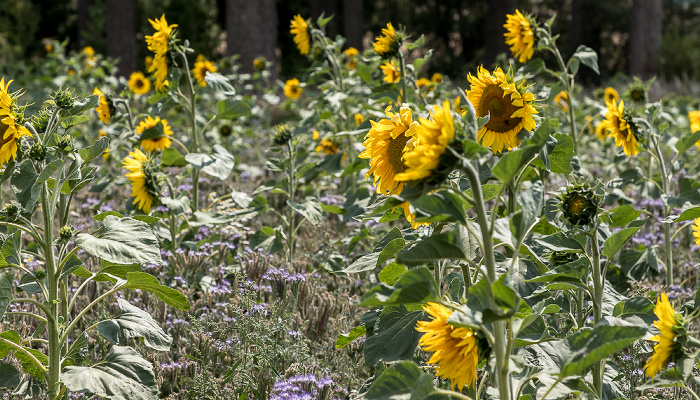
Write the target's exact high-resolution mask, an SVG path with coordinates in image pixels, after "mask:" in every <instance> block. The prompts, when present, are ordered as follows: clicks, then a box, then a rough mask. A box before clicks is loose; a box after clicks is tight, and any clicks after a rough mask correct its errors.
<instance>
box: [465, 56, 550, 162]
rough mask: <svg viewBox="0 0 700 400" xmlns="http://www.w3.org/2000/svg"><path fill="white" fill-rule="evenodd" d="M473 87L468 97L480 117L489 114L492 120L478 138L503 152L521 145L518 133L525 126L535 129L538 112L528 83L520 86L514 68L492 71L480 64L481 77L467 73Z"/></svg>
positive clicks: (527, 128) (481, 130)
mask: <svg viewBox="0 0 700 400" xmlns="http://www.w3.org/2000/svg"><path fill="white" fill-rule="evenodd" d="M467 79H468V80H469V83H471V88H470V89H469V90H468V91H467V98H468V99H469V101H470V102H471V103H472V104H473V105H474V109H475V111H476V115H477V116H478V117H486V116H489V121H488V122H487V123H486V124H485V125H484V126H482V127H481V129H479V132H478V133H477V139H478V140H479V141H480V142H481V143H482V144H483V145H484V146H486V147H489V148H491V150H492V151H493V152H494V153H496V154H500V153H501V152H502V151H503V149H507V150H511V149H513V148H515V147H517V146H518V145H519V144H520V138H519V137H518V133H520V131H522V130H523V129H524V130H526V131H528V132H530V131H532V130H533V129H535V119H534V118H533V115H535V114H538V111H537V110H536V109H535V106H534V105H533V103H534V100H535V96H534V95H533V94H532V93H530V92H527V91H526V89H525V87H524V83H521V84H520V85H516V83H515V82H513V77H512V74H511V71H510V70H509V71H508V74H505V73H503V71H502V70H501V68H496V70H495V71H494V72H493V74H491V73H490V72H489V71H487V70H486V69H484V68H483V67H479V70H478V73H477V76H472V74H471V73H469V75H468V76H467Z"/></svg>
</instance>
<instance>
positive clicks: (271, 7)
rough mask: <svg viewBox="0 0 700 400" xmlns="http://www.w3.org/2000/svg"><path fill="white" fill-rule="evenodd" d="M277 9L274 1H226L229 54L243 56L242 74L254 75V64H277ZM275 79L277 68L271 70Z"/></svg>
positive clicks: (241, 57)
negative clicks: (259, 61) (261, 60)
mask: <svg viewBox="0 0 700 400" xmlns="http://www.w3.org/2000/svg"><path fill="white" fill-rule="evenodd" d="M276 49H277V9H276V8H275V0H255V1H250V0H227V2H226V53H227V54H228V55H229V56H232V55H234V54H239V55H240V59H239V60H240V62H241V70H242V71H243V72H253V71H254V68H255V67H254V66H253V60H255V59H256V58H257V57H260V56H262V57H265V58H266V59H267V60H268V61H272V62H273V64H276V62H277V55H276ZM271 72H272V74H273V78H275V77H276V68H273V69H272V71H271Z"/></svg>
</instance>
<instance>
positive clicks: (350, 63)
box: [343, 47, 360, 69]
mask: <svg viewBox="0 0 700 400" xmlns="http://www.w3.org/2000/svg"><path fill="white" fill-rule="evenodd" d="M343 54H345V57H346V61H345V66H346V67H348V69H355V68H356V67H357V55H358V54H360V53H359V52H358V51H357V49H356V48H354V47H348V48H347V49H346V50H345V51H343Z"/></svg>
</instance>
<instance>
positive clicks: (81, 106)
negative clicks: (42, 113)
mask: <svg viewBox="0 0 700 400" xmlns="http://www.w3.org/2000/svg"><path fill="white" fill-rule="evenodd" d="M99 101H100V96H98V95H95V94H93V95H90V96H87V97H85V98H82V99H80V100H76V101H75V103H73V107H71V108H69V109H67V110H61V112H60V115H61V117H68V116H71V115H78V114H80V113H82V112H85V111H87V110H90V109H93V108H96V107H97V104H98V103H99Z"/></svg>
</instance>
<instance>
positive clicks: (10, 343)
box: [0, 331, 49, 379]
mask: <svg viewBox="0 0 700 400" xmlns="http://www.w3.org/2000/svg"><path fill="white" fill-rule="evenodd" d="M18 347H19V348H20V349H23V350H24V351H22V350H20V349H18ZM11 352H14V356H15V358H16V359H18V360H19V362H20V363H21V364H22V370H23V371H24V372H26V373H28V374H29V375H31V376H33V377H35V378H40V379H43V378H44V373H43V372H42V365H43V366H44V367H46V365H48V363H49V358H48V357H47V356H46V355H45V354H44V353H42V352H40V351H39V350H36V349H31V348H28V347H25V346H23V345H22V338H21V337H20V336H19V333H17V332H16V331H5V332H3V333H0V358H5V357H7V356H8V355H9V354H10V353H11ZM26 352H29V353H31V354H32V356H33V357H32V356H29V355H28V354H27V353H26ZM37 361H38V362H37Z"/></svg>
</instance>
